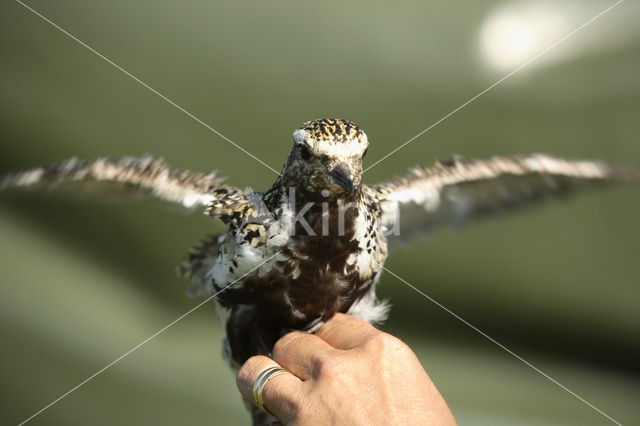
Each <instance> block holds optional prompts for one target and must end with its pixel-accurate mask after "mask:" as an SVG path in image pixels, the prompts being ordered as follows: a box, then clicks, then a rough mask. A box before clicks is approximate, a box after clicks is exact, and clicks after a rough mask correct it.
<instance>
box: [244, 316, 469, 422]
mask: <svg viewBox="0 0 640 426" xmlns="http://www.w3.org/2000/svg"><path fill="white" fill-rule="evenodd" d="M272 366H280V367H282V368H284V369H286V370H287V371H289V372H291V374H289V373H287V374H281V375H278V376H275V377H273V378H272V379H271V380H270V381H269V382H268V383H267V384H266V385H265V387H264V389H263V392H262V399H263V401H264V405H265V406H266V407H267V409H268V410H269V411H270V412H271V413H273V414H274V415H275V416H276V417H277V418H278V419H280V421H282V423H284V424H287V425H289V424H290V425H318V424H351V425H353V424H366V425H378V424H379V425H382V424H384V425H389V424H398V425H400V424H402V425H406V424H428V425H455V424H456V421H455V419H454V417H453V414H452V413H451V411H450V410H449V407H448V406H447V403H446V402H445V400H444V398H443V397H442V395H440V392H438V390H437V389H436V387H435V385H434V384H433V382H432V381H431V379H430V378H429V375H428V374H427V373H426V371H425V370H424V369H423V368H422V365H421V364H420V361H419V360H418V358H417V357H416V355H415V354H414V353H413V351H412V350H411V349H410V348H409V346H407V345H406V344H405V343H403V342H402V341H401V340H399V339H397V338H396V337H394V336H392V335H390V334H387V333H384V332H382V331H380V330H377V329H376V328H374V327H373V326H371V325H370V324H368V323H366V322H364V321H361V320H358V319H355V318H353V317H351V316H349V315H345V314H336V315H335V316H333V317H332V318H331V319H330V320H329V321H327V322H326V323H325V324H324V325H323V326H322V327H321V328H320V330H319V331H318V332H317V333H316V334H308V333H303V332H299V331H294V332H291V333H288V334H286V335H285V336H283V337H282V338H281V339H280V340H278V342H277V343H276V345H275V347H274V349H273V358H268V357H266V356H261V355H259V356H254V357H252V358H250V359H249V360H247V362H246V363H245V364H244V365H243V366H242V368H241V369H240V371H239V372H238V377H237V384H238V389H239V390H240V393H241V394H242V395H243V397H244V398H245V399H246V400H247V401H251V390H252V386H253V383H254V382H255V380H256V378H257V377H258V375H259V374H260V373H261V372H262V371H264V370H265V369H267V368H268V367H272Z"/></svg>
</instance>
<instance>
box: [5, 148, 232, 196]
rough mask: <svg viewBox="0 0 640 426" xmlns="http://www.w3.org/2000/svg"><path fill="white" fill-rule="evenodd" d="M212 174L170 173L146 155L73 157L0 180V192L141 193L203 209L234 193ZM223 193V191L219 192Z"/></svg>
mask: <svg viewBox="0 0 640 426" xmlns="http://www.w3.org/2000/svg"><path fill="white" fill-rule="evenodd" d="M222 181H223V179H222V178H219V177H217V176H216V173H215V172H209V173H191V172H189V171H184V170H171V169H169V168H168V167H167V166H166V165H165V163H164V162H163V161H162V160H158V159H154V158H152V157H150V156H144V157H124V158H121V159H117V160H111V159H107V158H100V159H98V160H93V161H81V160H78V159H75V158H72V159H70V160H66V161H62V162H59V163H55V164H50V165H47V166H42V167H36V168H34V169H30V170H24V171H19V172H15V173H9V174H7V175H5V176H2V177H0V190H8V189H12V188H25V189H27V188H28V189H57V188H62V187H67V186H71V187H72V188H70V189H71V190H85V191H90V192H97V193H102V192H112V191H113V190H118V191H120V192H131V191H133V192H143V193H148V194H151V195H153V196H155V197H158V198H160V199H162V200H165V201H168V202H171V203H175V204H180V205H182V206H183V207H186V208H193V207H196V206H206V205H208V204H209V203H211V202H213V201H216V200H217V198H218V196H219V194H229V193H238V192H239V191H238V190H237V189H235V188H231V187H228V186H225V185H222V184H221V183H222ZM220 190H223V191H220Z"/></svg>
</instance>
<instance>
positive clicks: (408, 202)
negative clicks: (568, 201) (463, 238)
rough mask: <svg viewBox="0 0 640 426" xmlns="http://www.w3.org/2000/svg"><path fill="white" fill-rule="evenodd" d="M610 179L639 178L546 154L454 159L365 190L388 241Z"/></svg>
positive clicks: (634, 173) (638, 172)
mask: <svg viewBox="0 0 640 426" xmlns="http://www.w3.org/2000/svg"><path fill="white" fill-rule="evenodd" d="M609 181H640V170H638V169H633V168H627V169H624V168H616V167H611V166H608V165H606V164H604V163H601V162H595V161H571V160H565V159H562V158H554V157H550V156H546V155H530V156H526V157H510V158H509V157H493V158H489V159H486V160H467V159H464V158H461V157H456V158H454V159H452V160H449V161H445V162H441V163H436V165H435V166H434V167H430V168H417V169H414V170H413V173H412V174H410V175H409V176H407V177H403V178H399V179H395V180H392V181H389V182H385V183H382V184H380V185H375V186H372V187H367V188H366V189H367V191H368V192H369V193H370V196H371V197H374V198H375V199H377V200H379V202H380V205H381V210H382V221H383V226H384V227H385V228H386V233H387V234H389V238H390V242H392V241H393V240H394V239H395V240H398V241H403V240H408V239H410V238H412V237H414V236H415V235H419V234H428V233H431V232H433V231H435V230H437V229H439V228H441V227H442V226H445V225H460V224H463V223H465V222H468V221H471V220H474V219H479V218H482V217H486V216H490V215H494V214H497V213H501V212H505V211H509V210H514V209H516V208H521V207H527V206H531V205H534V204H539V203H540V202H541V201H544V200H546V199H549V198H551V197H557V196H560V195H564V194H567V193H571V192H572V191H573V190H575V189H576V188H578V187H580V186H584V185H586V184H591V185H593V184H598V183H602V182H609ZM393 235H396V236H397V238H394V237H393Z"/></svg>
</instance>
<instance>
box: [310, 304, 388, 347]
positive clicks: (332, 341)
mask: <svg viewBox="0 0 640 426" xmlns="http://www.w3.org/2000/svg"><path fill="white" fill-rule="evenodd" d="M376 333H378V330H377V329H376V328H375V327H374V326H372V325H371V324H369V323H368V322H365V321H362V320H359V319H356V318H354V317H352V316H351V315H346V314H341V313H337V314H335V315H334V316H333V317H331V318H330V319H329V320H328V321H327V322H325V323H324V324H323V325H322V327H320V330H318V332H317V333H316V336H318V337H319V338H321V339H322V340H324V341H325V342H327V343H328V344H329V345H331V346H333V347H334V348H336V349H342V350H349V349H353V348H355V347H358V346H360V345H361V344H363V343H364V342H365V341H367V339H369V338H370V337H371V336H372V335H374V334H376Z"/></svg>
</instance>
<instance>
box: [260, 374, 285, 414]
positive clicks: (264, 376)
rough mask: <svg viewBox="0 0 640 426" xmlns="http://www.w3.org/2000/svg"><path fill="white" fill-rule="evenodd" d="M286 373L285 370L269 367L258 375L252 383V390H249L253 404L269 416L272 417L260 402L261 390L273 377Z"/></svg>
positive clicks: (261, 401)
mask: <svg viewBox="0 0 640 426" xmlns="http://www.w3.org/2000/svg"><path fill="white" fill-rule="evenodd" d="M284 373H288V371H287V370H285V369H284V368H281V367H269V368H267V369H266V370H264V371H263V372H262V373H260V374H258V378H257V379H256V381H255V382H253V389H252V390H251V396H252V397H253V403H254V404H255V405H256V406H257V407H258V408H260V409H261V410H262V411H264V412H265V413H267V414H269V415H273V413H270V412H269V411H268V410H267V408H266V407H265V406H264V401H263V400H262V389H264V386H265V385H266V384H267V382H268V381H269V380H271V379H273V378H274V377H276V376H278V375H280V374H284Z"/></svg>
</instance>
